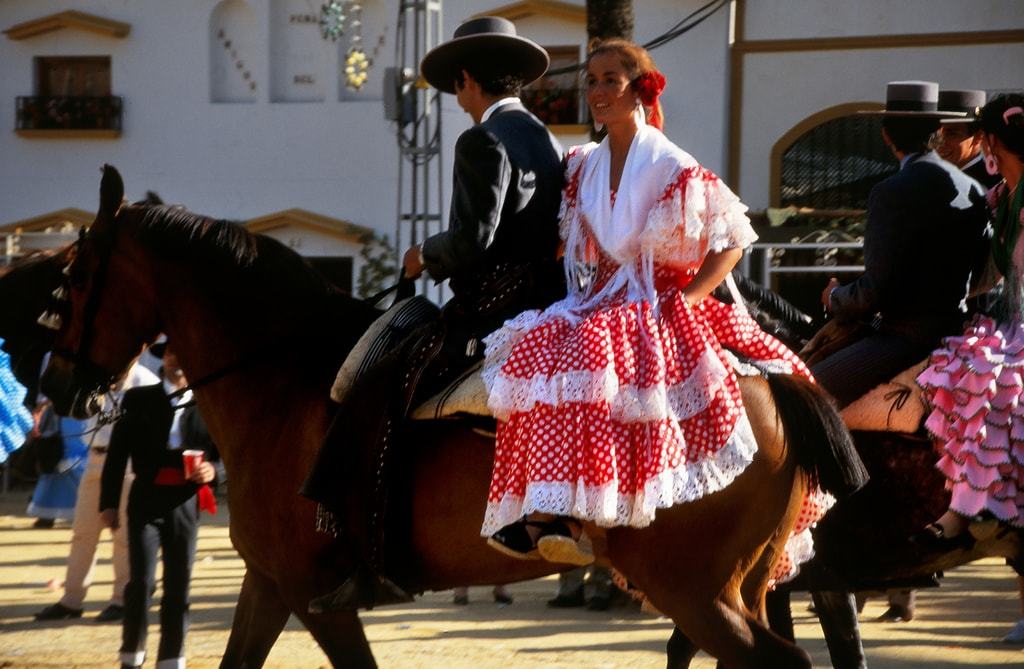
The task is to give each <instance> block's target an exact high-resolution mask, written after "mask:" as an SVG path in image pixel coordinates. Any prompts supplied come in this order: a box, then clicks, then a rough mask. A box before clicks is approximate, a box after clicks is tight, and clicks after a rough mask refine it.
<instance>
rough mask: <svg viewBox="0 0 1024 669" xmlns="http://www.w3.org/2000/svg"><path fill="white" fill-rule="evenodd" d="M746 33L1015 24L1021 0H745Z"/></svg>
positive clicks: (846, 33)
mask: <svg viewBox="0 0 1024 669" xmlns="http://www.w3.org/2000/svg"><path fill="white" fill-rule="evenodd" d="M745 11H746V16H747V21H746V38H747V39H751V40H757V39H800V38H807V37H858V36H862V35H902V34H910V33H948V32H966V31H977V30H1009V29H1013V28H1020V27H1021V21H1022V19H1024V3H1022V2H1021V0H746V2H745Z"/></svg>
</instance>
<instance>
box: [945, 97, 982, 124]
mask: <svg viewBox="0 0 1024 669" xmlns="http://www.w3.org/2000/svg"><path fill="white" fill-rule="evenodd" d="M987 97H988V96H986V95H985V91H979V90H976V89H971V88H963V89H958V88H950V89H948V90H945V89H944V90H941V91H939V109H941V110H943V111H955V112H964V113H965V114H967V116H964V117H963V118H944V119H942V122H943V123H974V122H975V121H977V120H978V115H979V114H981V108H982V107H984V106H985V100H986V99H987Z"/></svg>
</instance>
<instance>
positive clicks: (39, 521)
mask: <svg viewBox="0 0 1024 669" xmlns="http://www.w3.org/2000/svg"><path fill="white" fill-rule="evenodd" d="M53 523H54V519H53V518H36V522H34V523H32V527H34V528H36V529H37V530H52V529H53Z"/></svg>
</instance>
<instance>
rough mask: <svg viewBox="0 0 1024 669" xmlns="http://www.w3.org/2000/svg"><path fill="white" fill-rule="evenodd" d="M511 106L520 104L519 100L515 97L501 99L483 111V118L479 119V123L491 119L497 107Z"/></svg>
mask: <svg viewBox="0 0 1024 669" xmlns="http://www.w3.org/2000/svg"><path fill="white" fill-rule="evenodd" d="M511 104H522V102H520V101H519V98H517V97H511V98H501V99H500V100H498V101H497V102H495V103H494V104H493V105H491V106H490V107H488V108H487V109H485V110H484V113H483V116H481V117H480V122H481V123H483V122H484V121H486V120H487V119H489V118H491V115H492V114H494V112H495V110H496V109H498V107H504V106H505V105H511Z"/></svg>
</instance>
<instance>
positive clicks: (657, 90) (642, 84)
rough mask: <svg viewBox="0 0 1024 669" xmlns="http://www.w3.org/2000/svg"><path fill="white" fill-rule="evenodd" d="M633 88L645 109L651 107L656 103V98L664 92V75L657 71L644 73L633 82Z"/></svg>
mask: <svg viewBox="0 0 1024 669" xmlns="http://www.w3.org/2000/svg"><path fill="white" fill-rule="evenodd" d="M633 88H634V89H635V90H636V92H637V94H638V95H639V96H640V102H642V103H643V104H644V106H645V107H653V106H654V104H655V103H656V102H657V101H658V96H660V95H661V92H662V91H663V90H665V75H663V74H662V73H661V72H658V71H657V70H651V71H650V72H644V73H643V74H641V75H640V76H639V77H637V78H636V79H634V80H633Z"/></svg>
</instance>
